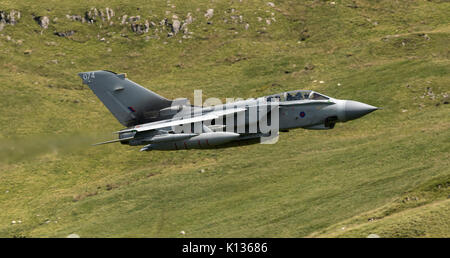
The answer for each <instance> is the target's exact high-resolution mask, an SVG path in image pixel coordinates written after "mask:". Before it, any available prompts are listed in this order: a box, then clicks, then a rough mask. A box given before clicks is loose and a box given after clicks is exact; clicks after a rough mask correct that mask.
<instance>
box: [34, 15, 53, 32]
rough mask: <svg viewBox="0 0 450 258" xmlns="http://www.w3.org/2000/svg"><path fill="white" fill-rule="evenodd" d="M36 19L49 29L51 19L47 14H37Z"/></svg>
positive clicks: (44, 27) (42, 26)
mask: <svg viewBox="0 0 450 258" xmlns="http://www.w3.org/2000/svg"><path fill="white" fill-rule="evenodd" d="M34 20H35V21H36V22H37V23H38V24H39V26H41V28H43V29H48V25H49V24H50V19H49V18H48V17H47V16H37V17H34Z"/></svg>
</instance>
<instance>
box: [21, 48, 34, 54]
mask: <svg viewBox="0 0 450 258" xmlns="http://www.w3.org/2000/svg"><path fill="white" fill-rule="evenodd" d="M31 52H33V50H31V49H27V50H25V51H23V53H24V54H25V55H30V54H31Z"/></svg>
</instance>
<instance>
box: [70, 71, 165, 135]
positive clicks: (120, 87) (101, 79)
mask: <svg viewBox="0 0 450 258" xmlns="http://www.w3.org/2000/svg"><path fill="white" fill-rule="evenodd" d="M78 75H79V76H80V77H81V79H82V80H83V83H84V84H87V85H88V86H89V88H90V89H91V90H92V91H93V92H94V94H95V95H97V97H98V98H99V99H100V100H101V101H102V102H103V104H104V105H105V106H106V107H107V108H108V109H109V111H110V112H111V113H112V114H113V115H114V116H115V117H116V119H117V120H119V122H120V123H121V124H122V125H124V126H133V125H136V124H141V123H145V122H147V121H148V119H149V117H152V116H153V114H154V113H155V112H156V113H157V112H158V111H159V110H161V109H163V108H166V107H170V106H171V104H172V101H171V100H168V99H166V98H164V97H162V96H160V95H158V94H156V93H154V92H153V91H151V90H148V89H146V88H144V87H142V86H140V85H139V84H137V83H134V82H132V81H130V80H128V79H127V78H126V75H125V74H116V73H114V72H110V71H92V72H84V73H79V74H78Z"/></svg>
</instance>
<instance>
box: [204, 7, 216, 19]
mask: <svg viewBox="0 0 450 258" xmlns="http://www.w3.org/2000/svg"><path fill="white" fill-rule="evenodd" d="M213 16H214V9H208V10H206V13H205V17H206V19H211V18H212V17H213Z"/></svg>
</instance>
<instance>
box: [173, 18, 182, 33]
mask: <svg viewBox="0 0 450 258" xmlns="http://www.w3.org/2000/svg"><path fill="white" fill-rule="evenodd" d="M180 27H181V23H180V21H179V20H174V21H172V32H173V34H174V35H176V34H177V33H178V31H180Z"/></svg>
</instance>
